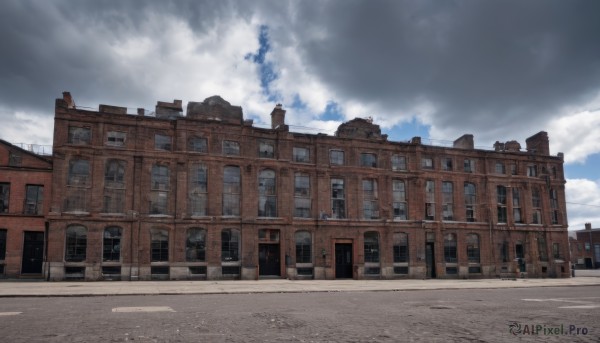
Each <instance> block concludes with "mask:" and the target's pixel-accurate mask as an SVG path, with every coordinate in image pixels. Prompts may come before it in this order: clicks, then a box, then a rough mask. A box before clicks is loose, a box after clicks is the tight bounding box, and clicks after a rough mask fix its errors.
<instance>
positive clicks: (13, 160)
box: [8, 151, 21, 167]
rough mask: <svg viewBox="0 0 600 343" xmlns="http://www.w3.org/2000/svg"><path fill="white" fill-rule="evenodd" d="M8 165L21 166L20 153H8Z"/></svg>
mask: <svg viewBox="0 0 600 343" xmlns="http://www.w3.org/2000/svg"><path fill="white" fill-rule="evenodd" d="M8 165H9V166H11V167H20V166H21V155H19V154H16V153H14V152H12V151H11V152H9V153H8Z"/></svg>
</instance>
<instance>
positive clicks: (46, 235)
mask: <svg viewBox="0 0 600 343" xmlns="http://www.w3.org/2000/svg"><path fill="white" fill-rule="evenodd" d="M49 228H50V223H48V222H47V221H46V222H44V238H45V239H44V241H45V242H44V262H45V263H46V281H50V265H49V262H48V231H49Z"/></svg>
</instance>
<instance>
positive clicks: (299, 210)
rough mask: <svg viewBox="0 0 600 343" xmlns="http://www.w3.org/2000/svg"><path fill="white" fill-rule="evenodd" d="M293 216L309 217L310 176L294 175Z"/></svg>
mask: <svg viewBox="0 0 600 343" xmlns="http://www.w3.org/2000/svg"><path fill="white" fill-rule="evenodd" d="M294 217H297V218H310V176H309V175H308V174H302V173H296V174H295V175H294Z"/></svg>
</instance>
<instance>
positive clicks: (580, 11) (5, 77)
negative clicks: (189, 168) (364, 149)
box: [0, 0, 600, 230]
mask: <svg viewBox="0 0 600 343" xmlns="http://www.w3.org/2000/svg"><path fill="white" fill-rule="evenodd" d="M599 37H600V2H599V1H591V0H586V1H579V0H573V1H562V0H561V1H552V0H549V1H545V0H544V1H521V0H518V1H504V0H503V1H450V0H444V1H423V0H419V1H378V0H374V1H341V0H339V1H318V2H317V1H303V2H300V1H275V0H274V1H206V2H204V1H191V0H190V1H169V0H160V1H108V0H93V1H85V0H80V1H69V0H65V1H61V0H53V1H46V0H3V1H1V2H0V39H1V41H2V53H0V90H1V91H0V120H1V121H2V129H1V130H0V138H2V139H5V140H8V141H11V142H13V143H36V144H51V143H52V123H53V110H54V99H55V98H58V97H61V93H62V92H63V91H70V92H71V94H72V95H73V97H74V99H75V102H76V103H77V105H78V106H80V107H82V106H87V107H91V108H94V109H97V107H98V105H99V104H109V105H117V106H126V107H130V108H132V109H134V108H138V107H144V108H146V109H153V108H154V105H155V104H156V101H159V100H160V101H172V100H174V99H181V100H183V101H184V105H185V103H186V102H187V101H202V100H204V99H205V98H207V97H209V96H212V95H216V94H218V95H221V96H222V97H223V98H224V99H226V100H227V101H229V102H231V103H232V104H234V105H241V106H242V107H243V109H244V114H245V116H246V117H247V118H254V120H255V123H256V124H266V123H268V122H269V118H268V115H269V113H270V112H271V110H272V109H273V106H274V104H275V103H278V102H280V103H282V104H283V105H284V107H285V108H286V109H287V118H286V120H287V122H288V123H289V124H291V125H293V126H292V129H293V130H303V131H314V132H325V133H329V134H332V133H333V132H334V131H335V129H336V128H337V126H338V125H339V124H340V123H341V122H342V121H345V120H348V119H352V118H354V117H367V116H371V117H373V118H374V120H375V122H376V123H378V124H380V125H381V126H382V129H383V130H384V131H385V132H386V133H388V134H389V136H390V138H391V139H393V140H407V139H410V138H411V137H413V136H421V137H423V138H424V139H431V140H432V141H429V142H435V143H445V141H452V140H454V139H456V138H458V137H459V136H461V135H462V134H464V133H472V134H474V135H475V144H476V146H477V147H481V148H486V149H491V147H492V144H493V143H494V142H495V141H497V140H499V141H501V142H505V141H508V140H513V139H515V140H518V141H519V142H521V145H522V146H523V147H524V146H525V138H527V137H529V136H531V135H533V134H535V133H537V132H539V131H542V130H544V131H547V132H548V134H549V137H550V144H551V147H550V149H551V154H553V155H555V154H557V153H558V152H563V153H564V154H565V170H566V177H567V181H568V182H567V202H568V210H569V213H568V217H569V225H570V229H571V230H574V229H581V228H583V224H584V223H585V222H592V225H593V226H594V227H600V172H599V170H600V38H599Z"/></svg>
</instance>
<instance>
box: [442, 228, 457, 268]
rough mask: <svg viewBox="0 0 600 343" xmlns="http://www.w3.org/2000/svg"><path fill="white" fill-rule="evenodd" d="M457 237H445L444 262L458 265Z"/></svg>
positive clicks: (453, 235) (448, 235)
mask: <svg viewBox="0 0 600 343" xmlns="http://www.w3.org/2000/svg"><path fill="white" fill-rule="evenodd" d="M456 260H457V257H456V235H455V234H453V233H448V234H445V235H444V261H446V262H447V263H456Z"/></svg>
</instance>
